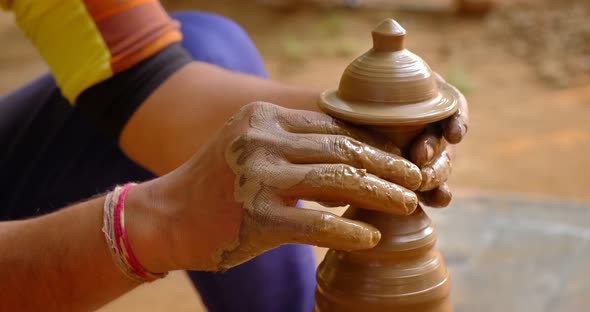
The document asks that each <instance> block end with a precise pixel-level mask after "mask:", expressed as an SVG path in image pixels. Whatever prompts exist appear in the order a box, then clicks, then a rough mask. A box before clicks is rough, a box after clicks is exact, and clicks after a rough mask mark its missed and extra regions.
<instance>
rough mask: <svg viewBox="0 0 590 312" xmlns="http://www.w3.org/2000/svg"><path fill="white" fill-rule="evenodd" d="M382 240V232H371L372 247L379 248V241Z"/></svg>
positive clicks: (375, 230)
mask: <svg viewBox="0 0 590 312" xmlns="http://www.w3.org/2000/svg"><path fill="white" fill-rule="evenodd" d="M380 240H381V232H379V230H377V229H374V230H373V231H371V246H372V247H375V246H377V244H378V243H379V241H380Z"/></svg>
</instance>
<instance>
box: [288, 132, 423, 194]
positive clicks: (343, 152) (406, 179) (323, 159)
mask: <svg viewBox="0 0 590 312" xmlns="http://www.w3.org/2000/svg"><path fill="white" fill-rule="evenodd" d="M315 146H322V148H323V150H322V151H318V150H315V149H313V147H315ZM282 152H283V153H284V154H285V156H286V157H287V158H288V159H289V160H290V161H291V162H294V163H298V164H305V163H312V164H313V163H323V164H328V163H332V164H344V163H347V162H350V160H353V163H352V164H351V165H352V166H354V167H356V168H360V169H366V170H367V171H368V172H369V173H371V174H373V175H376V176H379V177H382V178H384V179H386V180H387V181H390V182H393V183H397V184H400V185H402V186H404V187H406V188H407V189H409V190H416V189H417V188H418V187H419V186H420V184H421V180H422V175H421V173H420V172H419V171H420V170H419V168H418V167H417V166H415V165H413V164H412V163H410V162H408V161H406V160H404V159H403V158H401V157H399V156H397V155H395V154H390V153H387V152H384V151H382V150H380V149H378V148H375V147H372V146H370V145H367V144H364V143H361V142H359V141H356V140H354V139H350V138H347V137H344V136H341V137H338V139H333V138H331V137H328V136H324V135H302V136H301V135H300V136H293V137H292V138H291V139H290V144H289V146H287V147H286V149H284V150H283V151H282Z"/></svg>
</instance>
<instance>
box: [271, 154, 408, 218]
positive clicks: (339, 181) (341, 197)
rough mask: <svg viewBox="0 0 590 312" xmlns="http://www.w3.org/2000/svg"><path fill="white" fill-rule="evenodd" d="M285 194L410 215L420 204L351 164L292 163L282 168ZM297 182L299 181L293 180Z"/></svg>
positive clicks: (401, 189) (392, 184) (406, 194)
mask: <svg viewBox="0 0 590 312" xmlns="http://www.w3.org/2000/svg"><path fill="white" fill-rule="evenodd" d="M277 179H282V180H284V181H281V184H282V185H287V183H288V182H287V181H292V182H291V183H292V184H291V185H290V186H289V187H288V188H285V189H284V193H283V196H289V197H294V198H301V199H307V200H312V201H333V202H341V203H346V204H351V205H355V206H359V207H363V208H366V209H371V210H378V211H383V212H386V213H391V214H397V215H408V214H410V213H412V212H413V211H414V210H415V209H416V206H417V205H418V198H417V196H416V194H415V193H414V192H412V191H410V190H408V189H406V188H404V187H402V186H399V185H397V184H395V183H391V182H389V181H386V180H383V179H380V178H378V177H376V176H374V175H372V174H369V173H367V171H366V170H364V169H357V168H354V167H352V166H348V165H342V164H338V165H291V166H288V167H284V168H282V174H281V177H277ZM294 181H298V182H297V183H294Z"/></svg>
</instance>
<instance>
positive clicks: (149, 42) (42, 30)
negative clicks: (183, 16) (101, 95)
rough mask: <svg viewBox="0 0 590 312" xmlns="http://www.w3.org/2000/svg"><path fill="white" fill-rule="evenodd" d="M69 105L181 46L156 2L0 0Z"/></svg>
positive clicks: (175, 27)
mask: <svg viewBox="0 0 590 312" xmlns="http://www.w3.org/2000/svg"><path fill="white" fill-rule="evenodd" d="M0 6H2V7H3V8H5V9H9V10H12V11H13V12H14V14H15V17H16V22H17V24H18V26H19V28H20V29H21V30H22V31H23V33H24V34H25V35H26V36H27V38H29V40H30V41H31V42H32V43H33V44H34V45H35V47H36V48H37V49H38V50H39V52H40V53H41V55H42V56H43V58H44V59H45V61H46V62H47V63H48V64H49V67H50V68H51V71H52V73H53V75H54V77H55V79H56V81H57V84H58V86H59V87H60V89H61V91H62V94H63V95H64V96H65V97H66V98H67V99H68V100H69V102H70V103H72V104H74V103H75V102H76V99H77V98H78V96H79V95H80V94H81V93H82V92H83V91H84V90H86V89H88V88H89V87H91V86H93V85H96V84H97V83H99V82H101V81H104V80H107V79H109V78H111V77H113V76H114V75H116V74H117V73H120V72H122V71H125V70H127V69H129V68H131V67H132V66H134V65H135V64H138V63H139V62H141V61H143V60H145V59H147V58H149V57H150V56H152V55H154V54H156V53H157V52H159V51H161V50H162V49H164V48H166V47H167V46H169V45H171V44H173V43H175V42H179V41H181V39H182V37H181V34H180V32H179V30H178V27H179V25H178V23H177V22H175V21H174V20H172V19H170V18H169V16H168V15H167V14H166V12H165V11H164V9H163V8H162V6H161V4H160V3H159V2H158V1H157V0H43V1H39V0H0Z"/></svg>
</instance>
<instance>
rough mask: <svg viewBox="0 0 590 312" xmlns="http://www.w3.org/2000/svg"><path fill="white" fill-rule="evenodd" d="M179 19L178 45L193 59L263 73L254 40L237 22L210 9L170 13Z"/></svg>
mask: <svg viewBox="0 0 590 312" xmlns="http://www.w3.org/2000/svg"><path fill="white" fill-rule="evenodd" d="M170 16H171V17H172V18H174V19H176V20H177V21H179V22H180V25H181V26H180V30H181V32H182V35H183V41H182V45H183V47H184V48H185V49H186V50H187V51H188V52H189V53H190V54H191V56H192V57H193V59H194V60H195V61H202V62H206V63H210V64H215V65H217V66H220V67H223V68H225V69H227V70H231V71H235V72H241V73H246V74H251V75H256V76H259V77H266V76H267V74H266V70H265V68H264V64H263V63H262V59H261V57H260V55H259V53H258V50H257V49H256V47H255V45H254V43H253V42H252V40H251V39H250V37H249V36H248V34H247V33H246V32H245V31H244V29H242V27H241V26H240V25H238V24H237V23H235V22H234V21H232V20H230V19H228V18H226V17H223V16H220V15H215V14H211V13H205V12H196V11H183V12H176V13H172V14H171V15H170Z"/></svg>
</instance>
